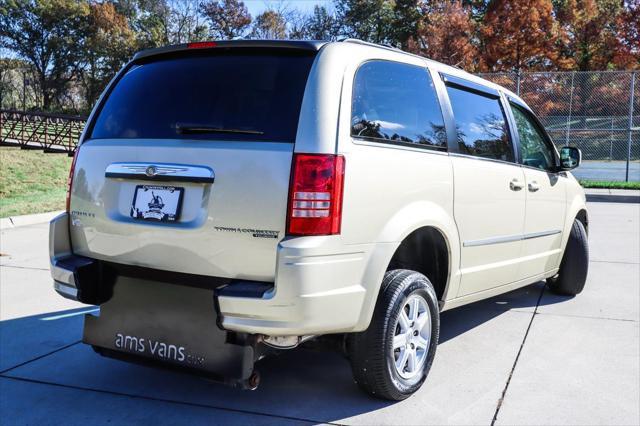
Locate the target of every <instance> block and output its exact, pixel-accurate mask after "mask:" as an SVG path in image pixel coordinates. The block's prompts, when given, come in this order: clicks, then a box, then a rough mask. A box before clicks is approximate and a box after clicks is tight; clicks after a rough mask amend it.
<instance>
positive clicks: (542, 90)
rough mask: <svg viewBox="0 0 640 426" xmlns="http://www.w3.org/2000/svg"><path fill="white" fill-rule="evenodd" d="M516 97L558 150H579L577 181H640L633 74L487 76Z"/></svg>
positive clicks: (639, 112) (638, 102)
mask: <svg viewBox="0 0 640 426" xmlns="http://www.w3.org/2000/svg"><path fill="white" fill-rule="evenodd" d="M480 77H483V78H486V79H487V80H490V81H493V82H494V83H497V84H500V85H501V86H504V87H506V88H507V89H510V90H511V91H513V92H515V93H517V94H518V95H519V96H520V97H521V98H522V99H524V100H525V102H527V104H529V106H531V108H532V109H533V110H534V112H535V113H536V114H537V115H538V117H540V120H541V121H542V123H543V125H544V126H545V128H546V130H547V131H548V132H549V134H550V135H551V137H552V139H553V140H554V142H555V143H556V145H558V146H562V145H574V146H577V147H578V148H580V149H581V150H582V153H583V160H585V161H584V163H583V166H581V167H580V168H579V169H578V170H576V171H575V175H576V176H578V177H579V178H581V179H594V180H618V181H622V180H626V181H640V81H639V78H640V76H638V74H637V73H636V72H627V71H588V72H524V73H488V74H480Z"/></svg>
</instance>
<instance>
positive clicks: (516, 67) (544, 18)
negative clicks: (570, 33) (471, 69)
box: [481, 0, 558, 72]
mask: <svg viewBox="0 0 640 426" xmlns="http://www.w3.org/2000/svg"><path fill="white" fill-rule="evenodd" d="M481 37H482V42H483V46H482V48H483V56H482V64H483V68H485V69H486V70H487V71H516V72H519V71H521V70H539V69H550V68H553V66H554V64H555V62H556V60H557V59H558V49H557V42H558V25H557V22H556V20H555V18H554V15H553V6H552V4H551V0H518V1H509V0H494V1H493V2H491V3H490V4H489V7H488V9H487V12H486V15H485V17H484V21H483V23H482V26H481Z"/></svg>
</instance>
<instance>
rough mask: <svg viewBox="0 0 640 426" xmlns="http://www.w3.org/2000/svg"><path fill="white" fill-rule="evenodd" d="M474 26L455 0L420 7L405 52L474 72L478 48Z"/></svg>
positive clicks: (457, 0)
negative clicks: (409, 51)
mask: <svg viewBox="0 0 640 426" xmlns="http://www.w3.org/2000/svg"><path fill="white" fill-rule="evenodd" d="M475 32H476V24H475V22H474V21H473V20H472V18H471V13H470V9H469V8H468V7H465V6H463V4H462V2H461V1H459V0H454V1H448V0H440V1H437V2H432V3H431V4H425V5H424V6H423V15H422V19H421V21H420V22H419V25H418V28H417V31H416V34H415V36H414V37H413V38H412V40H411V41H410V43H409V46H408V47H409V50H411V51H413V52H415V53H418V54H420V55H423V56H426V57H428V58H431V59H435V60H436V61H440V62H443V63H445V64H449V65H455V66H459V67H461V68H464V69H465V70H468V71H474V70H475V69H476V66H477V56H478V49H477V48H476V46H475V45H474V38H475Z"/></svg>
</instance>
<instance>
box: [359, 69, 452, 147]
mask: <svg viewBox="0 0 640 426" xmlns="http://www.w3.org/2000/svg"><path fill="white" fill-rule="evenodd" d="M351 135H352V136H354V137H360V138H365V139H372V140H378V141H386V142H394V143H400V144H412V145H423V146H432V147H437V148H441V149H444V148H445V147H446V132H445V129H444V122H443V118H442V112H441V111H440V105H439V103H438V99H437V98H436V93H435V89H434V87H433V82H432V81H431V77H430V75H429V72H428V71H427V69H425V68H421V67H417V66H412V65H406V64H401V63H397V62H388V61H371V62H367V63H365V64H363V65H362V66H360V68H359V69H358V72H357V73H356V77H355V81H354V89H353V101H352V107H351Z"/></svg>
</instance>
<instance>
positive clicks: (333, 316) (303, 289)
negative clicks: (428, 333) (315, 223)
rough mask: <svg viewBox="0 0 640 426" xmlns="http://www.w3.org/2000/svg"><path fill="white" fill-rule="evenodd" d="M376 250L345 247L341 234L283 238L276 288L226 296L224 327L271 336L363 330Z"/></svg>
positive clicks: (220, 300) (222, 301)
mask: <svg viewBox="0 0 640 426" xmlns="http://www.w3.org/2000/svg"><path fill="white" fill-rule="evenodd" d="M372 249H373V245H353V246H344V245H341V244H340V241H339V237H306V238H291V239H287V240H284V241H282V242H281V243H280V244H279V246H278V256H277V259H278V261H277V262H278V263H277V267H276V281H275V287H274V290H273V292H269V293H266V294H265V295H264V296H263V297H262V298H259V299H256V298H238V297H225V296H220V297H219V298H218V304H219V307H220V313H221V316H222V325H223V327H224V328H225V329H228V330H234V331H239V332H246V333H260V334H265V335H271V336H286V335H298V336H302V335H309V334H329V333H339V332H348V331H358V330H357V329H358V327H359V326H361V322H362V317H363V315H362V313H363V310H366V308H367V304H369V303H370V302H371V300H370V299H371V297H370V296H371V291H372V290H373V289H368V288H367V286H366V285H365V284H364V282H365V271H366V270H367V264H368V263H369V262H370V258H371V251H372ZM378 285H379V284H378ZM375 293H376V295H377V292H375ZM365 327H366V325H365ZM361 328H362V327H361Z"/></svg>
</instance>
